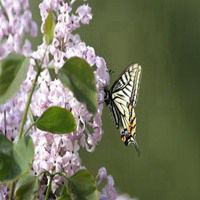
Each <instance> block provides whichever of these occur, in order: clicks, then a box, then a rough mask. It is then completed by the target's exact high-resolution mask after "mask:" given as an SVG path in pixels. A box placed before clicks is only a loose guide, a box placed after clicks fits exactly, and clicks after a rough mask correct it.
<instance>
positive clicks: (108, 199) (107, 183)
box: [97, 167, 136, 200]
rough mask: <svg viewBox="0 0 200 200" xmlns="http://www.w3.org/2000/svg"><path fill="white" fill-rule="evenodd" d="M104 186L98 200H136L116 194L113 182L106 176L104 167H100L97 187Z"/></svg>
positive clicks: (111, 178)
mask: <svg viewBox="0 0 200 200" xmlns="http://www.w3.org/2000/svg"><path fill="white" fill-rule="evenodd" d="M102 184H104V187H103V189H102V191H101V194H100V200H136V199H135V198H130V197H129V196H128V195H127V194H118V192H117V191H116V189H115V186H114V184H115V183H114V180H113V177H112V176H111V175H108V174H107V171H106V169H105V167H101V168H100V169H99V172H98V181H97V186H100V185H102Z"/></svg>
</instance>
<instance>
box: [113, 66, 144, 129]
mask: <svg viewBox="0 0 200 200" xmlns="http://www.w3.org/2000/svg"><path fill="white" fill-rule="evenodd" d="M140 75H141V67H140V66H139V65H137V64H135V65H130V66H129V67H128V68H127V69H126V71H125V72H124V73H123V74H122V75H121V76H120V78H119V79H118V80H117V81H116V82H115V83H114V84H113V86H112V88H111V91H110V92H111V102H112V107H113V109H112V110H114V112H115V113H113V115H114V116H116V117H114V118H115V119H117V126H121V127H122V128H123V129H129V126H130V123H131V126H135V125H134V124H133V123H136V120H135V119H134V120H132V119H133V118H135V111H134V107H135V105H136V101H137V96H138V95H137V94H138V89H139V82H140ZM132 115H134V116H132ZM115 122H116V120H115ZM131 130H133V128H132V129H131Z"/></svg>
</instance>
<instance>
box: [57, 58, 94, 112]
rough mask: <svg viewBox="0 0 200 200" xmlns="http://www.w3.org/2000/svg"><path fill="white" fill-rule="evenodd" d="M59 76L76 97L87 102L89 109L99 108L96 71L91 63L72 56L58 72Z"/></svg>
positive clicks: (92, 110) (91, 110)
mask: <svg viewBox="0 0 200 200" xmlns="http://www.w3.org/2000/svg"><path fill="white" fill-rule="evenodd" d="M58 78H59V79H60V80H61V81H62V83H63V84H64V85H65V86H66V87H68V88H70V89H71V90H72V92H73V93H74V95H75V97H76V98H77V99H78V100H79V101H80V102H83V103H85V104H86V106H87V108H88V110H89V111H90V112H92V113H95V112H96V110H97V93H96V83H95V78H94V73H93V70H92V68H91V67H90V65H89V64H88V63H87V62H86V61H85V60H83V59H81V58H78V57H73V58H70V59H69V60H67V61H66V63H65V64H64V65H63V67H62V68H61V69H60V70H59V72H58Z"/></svg>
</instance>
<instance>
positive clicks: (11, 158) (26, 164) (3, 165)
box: [0, 134, 34, 182]
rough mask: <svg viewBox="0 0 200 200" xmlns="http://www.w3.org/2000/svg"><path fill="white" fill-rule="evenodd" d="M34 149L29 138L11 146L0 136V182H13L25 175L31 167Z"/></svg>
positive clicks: (24, 138) (23, 138)
mask: <svg viewBox="0 0 200 200" xmlns="http://www.w3.org/2000/svg"><path fill="white" fill-rule="evenodd" d="M33 156H34V147H33V143H32V140H31V138H30V137H29V136H27V137H22V138H21V139H20V140H19V142H18V143H17V144H12V143H11V142H10V141H9V140H8V139H7V138H6V137H5V136H4V135H2V134H0V181H2V182H3V181H11V180H15V179H16V178H18V177H19V176H21V175H23V174H25V173H26V172H27V171H28V170H29V169H30V167H31V165H32V160H33Z"/></svg>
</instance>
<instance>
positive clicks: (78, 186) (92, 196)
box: [69, 169, 99, 200]
mask: <svg viewBox="0 0 200 200" xmlns="http://www.w3.org/2000/svg"><path fill="white" fill-rule="evenodd" d="M69 188H70V191H71V192H72V193H73V197H74V199H75V200H78V199H81V200H98V199H99V198H98V192H97V189H96V182H95V178H94V176H93V175H92V174H91V173H90V172H89V171H88V170H85V169H84V170H80V171H78V172H77V173H76V174H74V175H73V176H72V177H70V178H69Z"/></svg>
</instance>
